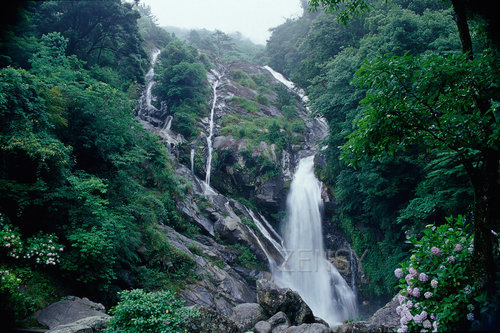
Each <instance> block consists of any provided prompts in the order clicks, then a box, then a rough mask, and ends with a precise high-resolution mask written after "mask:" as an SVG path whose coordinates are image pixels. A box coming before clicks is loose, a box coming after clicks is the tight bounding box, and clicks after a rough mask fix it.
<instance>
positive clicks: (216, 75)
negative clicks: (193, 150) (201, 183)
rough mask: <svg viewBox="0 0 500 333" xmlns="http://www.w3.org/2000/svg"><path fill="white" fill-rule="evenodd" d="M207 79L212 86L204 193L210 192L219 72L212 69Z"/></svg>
mask: <svg viewBox="0 0 500 333" xmlns="http://www.w3.org/2000/svg"><path fill="white" fill-rule="evenodd" d="M208 81H209V82H210V85H211V87H212V105H211V108H210V118H209V127H208V131H209V132H208V136H207V148H208V155H207V165H206V168H205V185H206V191H205V192H206V193H209V192H210V175H211V171H212V153H213V142H212V140H213V136H214V126H215V122H214V115H215V109H216V107H217V87H218V86H219V83H220V74H219V73H218V72H217V71H215V70H212V72H211V73H209V75H208Z"/></svg>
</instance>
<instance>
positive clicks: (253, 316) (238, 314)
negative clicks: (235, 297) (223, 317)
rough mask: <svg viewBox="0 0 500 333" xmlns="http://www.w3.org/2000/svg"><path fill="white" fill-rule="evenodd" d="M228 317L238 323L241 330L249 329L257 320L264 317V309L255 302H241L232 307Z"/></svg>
mask: <svg viewBox="0 0 500 333" xmlns="http://www.w3.org/2000/svg"><path fill="white" fill-rule="evenodd" d="M230 319H231V320H232V321H234V322H235V323H236V325H238V327H239V328H240V330H242V331H243V332H246V331H248V330H249V329H251V328H252V327H253V326H254V325H255V324H256V323H257V322H259V321H261V320H264V319H266V317H265V316H264V309H262V307H261V306H260V305H259V304H257V303H243V304H239V305H237V306H236V307H235V308H234V309H233V314H232V315H231V317H230Z"/></svg>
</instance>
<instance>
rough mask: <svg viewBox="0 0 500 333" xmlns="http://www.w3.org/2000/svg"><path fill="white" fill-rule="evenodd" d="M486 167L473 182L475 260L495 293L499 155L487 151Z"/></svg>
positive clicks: (492, 151)
mask: <svg viewBox="0 0 500 333" xmlns="http://www.w3.org/2000/svg"><path fill="white" fill-rule="evenodd" d="M484 155H485V157H484V160H483V163H484V164H483V165H482V167H481V168H480V170H478V172H477V174H476V175H475V176H474V177H473V178H472V185H473V187H474V217H473V222H474V256H475V258H476V260H477V264H478V265H479V268H480V270H482V271H483V272H482V273H484V274H485V275H484V281H483V282H484V287H485V288H486V289H487V290H488V291H492V290H494V287H495V277H496V271H497V267H496V265H495V253H494V252H495V251H496V245H495V244H496V242H497V240H496V236H494V235H493V233H492V230H493V229H494V228H495V223H494V221H495V218H496V217H495V211H496V209H497V207H496V206H497V205H498V204H499V201H498V189H497V188H498V185H497V182H498V167H499V160H500V152H499V151H496V150H493V149H488V150H487V151H486V152H485V154H484Z"/></svg>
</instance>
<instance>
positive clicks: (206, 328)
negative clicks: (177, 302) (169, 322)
mask: <svg viewBox="0 0 500 333" xmlns="http://www.w3.org/2000/svg"><path fill="white" fill-rule="evenodd" d="M189 308H190V309H192V310H195V311H197V312H198V313H199V315H198V316H192V317H188V318H187V322H186V326H187V330H188V331H189V332H197V333H212V332H224V333H239V332H240V329H239V328H238V326H237V325H236V324H235V323H234V322H233V321H232V320H231V319H229V318H228V317H226V316H224V315H222V314H220V313H217V312H216V311H214V310H212V309H210V308H207V307H205V306H201V305H193V306H191V307H189Z"/></svg>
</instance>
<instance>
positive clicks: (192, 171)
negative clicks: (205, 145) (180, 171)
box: [189, 149, 194, 175]
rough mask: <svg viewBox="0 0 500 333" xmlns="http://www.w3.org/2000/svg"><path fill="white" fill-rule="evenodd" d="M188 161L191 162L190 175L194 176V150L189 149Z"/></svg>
mask: <svg viewBox="0 0 500 333" xmlns="http://www.w3.org/2000/svg"><path fill="white" fill-rule="evenodd" d="M189 159H190V161H191V173H192V174H193V175H194V149H191V154H190V156H189Z"/></svg>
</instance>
